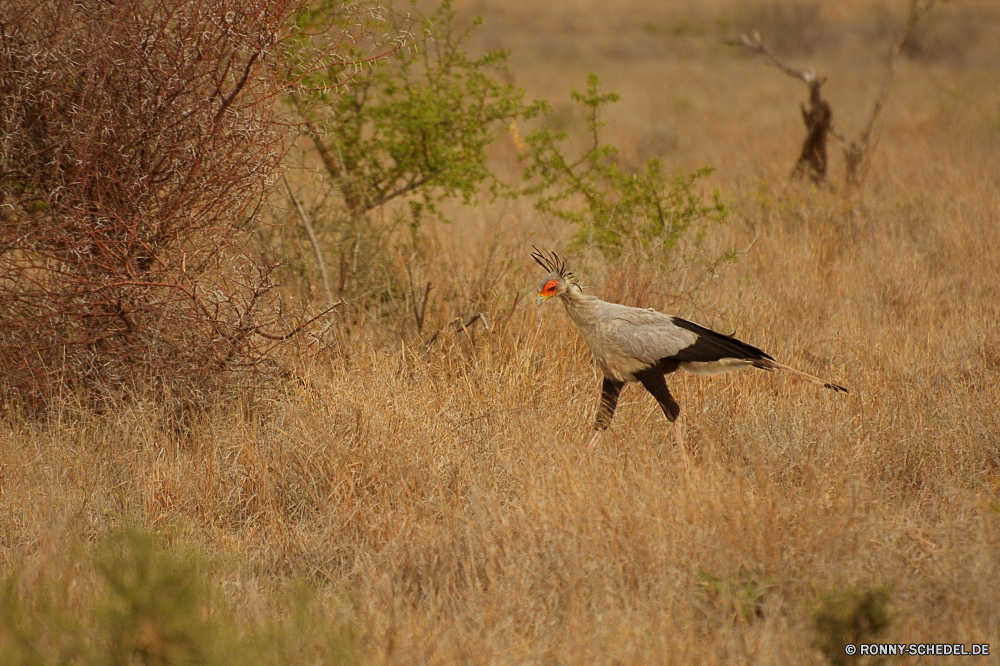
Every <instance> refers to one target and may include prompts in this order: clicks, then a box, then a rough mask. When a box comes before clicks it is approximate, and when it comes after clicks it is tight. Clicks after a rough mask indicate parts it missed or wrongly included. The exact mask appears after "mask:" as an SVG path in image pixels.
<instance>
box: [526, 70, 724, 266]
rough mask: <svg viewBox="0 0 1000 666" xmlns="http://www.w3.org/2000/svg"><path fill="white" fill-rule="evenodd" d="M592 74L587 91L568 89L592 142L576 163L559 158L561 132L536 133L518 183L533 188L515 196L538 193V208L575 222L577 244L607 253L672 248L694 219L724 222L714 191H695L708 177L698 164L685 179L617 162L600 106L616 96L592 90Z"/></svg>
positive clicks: (650, 166) (656, 166) (653, 164)
mask: <svg viewBox="0 0 1000 666" xmlns="http://www.w3.org/2000/svg"><path fill="white" fill-rule="evenodd" d="M599 86H600V81H599V80H598V78H597V76H596V75H594V74H591V75H590V76H589V77H588V79H587V92H586V93H580V92H577V91H575V90H574V91H573V92H572V98H573V101H575V102H577V103H578V104H580V105H582V106H583V107H584V110H585V111H586V114H587V131H588V133H589V135H590V144H589V147H588V148H587V149H586V151H585V152H584V153H583V154H582V155H580V156H579V157H577V158H576V159H570V158H568V157H567V156H566V154H565V149H564V144H565V142H566V141H568V139H569V136H568V135H567V134H566V133H565V132H553V131H551V130H549V129H544V128H543V129H539V130H535V131H533V132H531V133H530V134H529V135H528V136H527V137H526V138H525V144H526V151H525V154H524V156H523V157H522V160H523V161H524V162H525V168H524V179H525V180H526V181H528V182H529V183H531V184H530V185H528V186H527V187H525V188H524V189H522V190H521V194H525V195H537V196H538V201H537V202H536V204H535V206H536V208H537V209H538V210H539V211H542V212H545V213H551V214H552V215H555V216H556V217H558V218H561V219H563V220H566V221H568V222H572V223H574V224H575V225H577V229H578V230H577V233H576V237H575V243H576V245H577V246H578V247H580V246H596V247H597V248H599V249H600V250H602V251H603V252H604V254H605V255H606V256H613V255H615V254H616V253H617V251H618V250H620V248H621V247H622V245H624V244H625V243H629V242H634V243H637V244H638V245H640V246H650V245H659V246H661V247H665V248H667V249H669V248H671V247H672V246H673V245H674V244H675V243H676V242H677V240H678V239H679V238H680V237H681V236H683V235H684V234H685V233H687V232H688V231H689V230H690V229H691V227H692V226H693V225H695V224H696V223H698V222H700V221H708V220H723V219H725V218H726V216H727V215H728V214H729V210H728V208H727V207H726V206H725V204H723V203H722V201H721V199H720V197H719V193H718V192H714V193H713V196H712V202H711V203H705V202H704V201H703V200H702V198H701V196H700V195H699V194H698V193H697V192H696V191H695V185H696V183H697V182H698V180H699V179H701V178H704V177H705V176H708V175H709V174H710V173H712V169H711V168H709V167H704V168H701V169H698V170H696V171H694V172H692V173H690V174H688V175H677V176H675V177H674V178H672V179H671V178H668V177H667V176H666V175H665V174H664V173H663V166H662V164H661V163H660V161H659V160H658V159H656V158H652V159H650V160H649V161H648V162H646V170H645V172H643V173H630V172H628V171H626V170H625V169H623V168H622V167H621V166H620V165H619V164H618V161H617V159H616V158H617V156H618V149H617V148H616V147H614V146H611V145H608V144H605V143H603V142H602V141H601V137H600V128H601V127H602V126H603V125H604V124H605V123H604V122H603V121H602V120H601V119H600V113H601V109H602V108H604V107H605V106H607V105H608V104H612V103H614V102H617V101H618V99H619V97H618V95H617V94H616V93H613V92H611V93H601V92H599V91H598V87H599Z"/></svg>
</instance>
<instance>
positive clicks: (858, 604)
mask: <svg viewBox="0 0 1000 666" xmlns="http://www.w3.org/2000/svg"><path fill="white" fill-rule="evenodd" d="M890 595H891V589H890V588H889V587H885V586H874V587H868V588H857V589H850V590H845V591H843V592H828V593H825V594H822V595H821V596H820V598H819V602H818V604H817V606H816V608H815V610H814V611H813V626H814V627H815V629H816V647H818V648H819V649H820V651H822V653H823V654H824V655H825V656H826V658H827V659H828V660H829V661H830V663H831V664H833V665H834V666H847V664H854V663H857V660H859V659H861V657H860V656H859V655H847V654H846V652H845V651H844V647H845V646H846V645H847V644H848V643H851V644H854V645H859V644H861V643H871V642H872V641H874V640H875V639H876V638H878V637H879V636H880V635H881V634H882V633H883V632H884V631H885V630H886V629H887V628H888V626H889V622H890V621H891V618H890V617H889V613H888V612H887V611H886V604H887V603H888V602H889V597H890ZM870 663H873V664H874V663H878V660H877V658H876V659H874V660H872V661H871V662H870Z"/></svg>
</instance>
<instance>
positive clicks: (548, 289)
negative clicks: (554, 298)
mask: <svg viewBox="0 0 1000 666" xmlns="http://www.w3.org/2000/svg"><path fill="white" fill-rule="evenodd" d="M558 288H559V283H558V282H556V281H555V280H549V281H548V282H547V283H545V289H543V290H542V293H545V294H551V293H552V292H554V291H555V290H556V289H558Z"/></svg>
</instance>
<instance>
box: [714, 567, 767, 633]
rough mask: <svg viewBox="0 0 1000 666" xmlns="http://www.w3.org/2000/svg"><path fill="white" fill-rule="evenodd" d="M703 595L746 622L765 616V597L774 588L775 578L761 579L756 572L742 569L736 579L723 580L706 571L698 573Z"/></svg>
mask: <svg viewBox="0 0 1000 666" xmlns="http://www.w3.org/2000/svg"><path fill="white" fill-rule="evenodd" d="M698 577H699V578H700V580H699V581H698V585H699V586H700V587H701V592H702V594H703V595H705V596H706V597H708V598H710V599H714V600H716V601H718V602H720V603H722V604H723V605H724V606H725V607H726V608H727V609H730V610H732V611H733V612H734V613H735V614H736V617H738V618H740V619H742V620H743V621H744V622H752V621H753V620H755V619H757V618H759V617H762V616H763V615H764V597H765V596H766V595H767V592H768V591H769V590H770V589H771V588H773V587H774V579H773V578H770V577H768V578H765V579H761V577H760V576H759V575H758V574H757V573H756V572H754V571H751V570H750V569H748V568H746V567H740V570H739V574H738V575H737V576H736V577H735V578H729V579H727V580H722V579H719V578H716V577H715V576H712V575H711V574H708V573H706V572H704V571H699V572H698Z"/></svg>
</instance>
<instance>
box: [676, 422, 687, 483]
mask: <svg viewBox="0 0 1000 666" xmlns="http://www.w3.org/2000/svg"><path fill="white" fill-rule="evenodd" d="M674 437H675V438H677V448H678V449H680V450H681V461H682V462H683V463H684V471H687V470H689V469H691V465H690V464H688V457H687V451H685V450H684V437H683V436H682V435H681V422H680V420H676V421H674Z"/></svg>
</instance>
